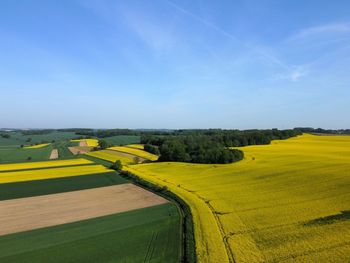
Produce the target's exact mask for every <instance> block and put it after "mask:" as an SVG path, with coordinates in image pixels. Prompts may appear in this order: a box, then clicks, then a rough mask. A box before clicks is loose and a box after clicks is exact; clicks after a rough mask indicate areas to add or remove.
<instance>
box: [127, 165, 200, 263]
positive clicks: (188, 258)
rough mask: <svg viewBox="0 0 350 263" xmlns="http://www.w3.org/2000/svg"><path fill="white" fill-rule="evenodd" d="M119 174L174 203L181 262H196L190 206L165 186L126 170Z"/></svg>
mask: <svg viewBox="0 0 350 263" xmlns="http://www.w3.org/2000/svg"><path fill="white" fill-rule="evenodd" d="M120 175H121V176H122V177H124V178H126V179H128V180H130V181H132V182H133V183H134V184H136V185H137V186H139V187H142V188H144V189H146V190H148V191H151V192H153V193H155V194H158V195H160V196H162V197H164V198H166V199H167V200H169V201H172V202H174V203H175V204H176V207H177V208H178V210H179V213H180V217H181V224H180V231H181V237H182V238H181V239H182V240H181V243H182V244H181V246H180V247H181V251H180V253H181V255H180V256H181V262H183V263H193V262H197V254H196V243H195V238H194V224H193V217H192V213H191V209H190V207H189V206H188V205H187V204H186V202H185V201H184V200H182V199H181V198H180V197H179V196H177V195H176V194H174V193H173V192H171V191H169V190H168V188H167V187H165V186H164V187H159V186H157V185H155V184H152V183H150V182H148V181H146V180H144V179H142V178H140V177H139V176H137V175H135V174H133V173H131V172H128V171H121V172H120Z"/></svg>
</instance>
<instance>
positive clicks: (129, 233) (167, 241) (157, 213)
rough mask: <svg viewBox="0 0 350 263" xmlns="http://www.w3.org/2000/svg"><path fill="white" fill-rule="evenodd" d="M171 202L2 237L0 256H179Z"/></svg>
mask: <svg viewBox="0 0 350 263" xmlns="http://www.w3.org/2000/svg"><path fill="white" fill-rule="evenodd" d="M179 222H180V221H179V215H178V211H177V208H176V207H175V205H173V204H170V203H169V204H164V205H158V206H154V207H149V208H144V209H138V210H134V211H130V212H125V213H119V214H115V215H109V216H104V217H100V218H94V219H89V220H84V221H79V222H75V223H70V224H64V225H59V226H54V227H49V228H42V229H37V230H31V231H27V232H22V233H16V234H11V235H6V236H2V237H0V262H2V263H10V262H13V263H18V262H23V263H25V262H28V263H29V262H51V263H56V262H57V263H62V262H84V263H87V262H91V263H99V262H167V263H172V262H174V263H175V262H179V261H180V244H179V240H180V225H179V224H180V223H179Z"/></svg>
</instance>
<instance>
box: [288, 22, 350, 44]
mask: <svg viewBox="0 0 350 263" xmlns="http://www.w3.org/2000/svg"><path fill="white" fill-rule="evenodd" d="M336 33H350V23H330V24H325V25H318V26H314V27H308V28H303V29H301V30H299V31H298V32H296V33H295V34H293V35H292V36H290V37H289V38H288V40H299V39H305V38H308V37H314V36H319V35H329V34H336Z"/></svg>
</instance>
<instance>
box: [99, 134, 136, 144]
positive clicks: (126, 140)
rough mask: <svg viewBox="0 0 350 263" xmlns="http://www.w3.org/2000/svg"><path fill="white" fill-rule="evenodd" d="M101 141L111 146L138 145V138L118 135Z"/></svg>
mask: <svg viewBox="0 0 350 263" xmlns="http://www.w3.org/2000/svg"><path fill="white" fill-rule="evenodd" d="M102 139H103V140H105V141H106V142H107V143H108V144H111V145H126V144H132V143H140V136H135V135H118V136H112V137H106V138H102Z"/></svg>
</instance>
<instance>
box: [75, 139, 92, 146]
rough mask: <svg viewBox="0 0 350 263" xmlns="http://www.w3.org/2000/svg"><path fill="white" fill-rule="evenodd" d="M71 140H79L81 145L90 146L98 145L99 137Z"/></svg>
mask: <svg viewBox="0 0 350 263" xmlns="http://www.w3.org/2000/svg"><path fill="white" fill-rule="evenodd" d="M71 142H79V146H89V147H97V146H98V139H78V140H71Z"/></svg>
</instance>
